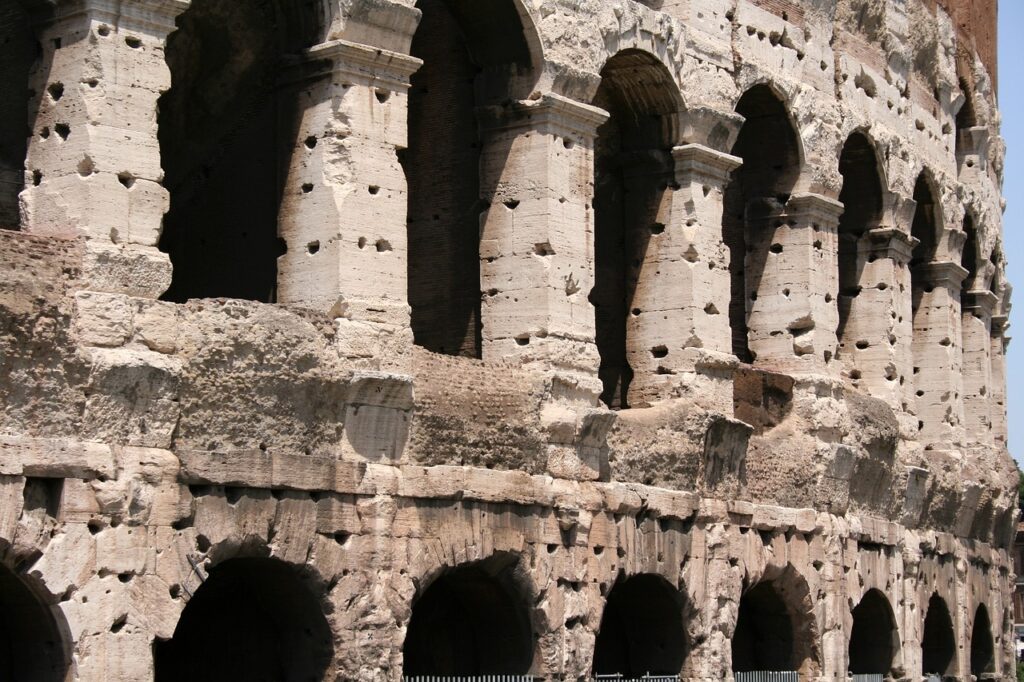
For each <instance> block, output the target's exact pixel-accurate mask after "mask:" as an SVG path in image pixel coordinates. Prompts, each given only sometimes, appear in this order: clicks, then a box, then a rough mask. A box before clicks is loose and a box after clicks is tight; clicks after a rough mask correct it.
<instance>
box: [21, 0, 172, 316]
mask: <svg viewBox="0 0 1024 682" xmlns="http://www.w3.org/2000/svg"><path fill="white" fill-rule="evenodd" d="M188 5H189V3H188V2H187V0H133V2H110V1H109V0H72V1H69V2H60V3H57V6H56V8H55V10H54V12H53V13H52V14H51V15H48V16H47V18H46V19H45V20H44V21H43V22H42V23H41V25H39V26H38V31H39V44H40V46H41V47H42V54H41V56H40V58H39V60H38V61H37V63H36V65H35V67H34V69H33V71H32V73H31V75H30V88H31V91H32V93H33V94H32V98H31V102H30V105H29V109H30V110H29V127H30V129H31V138H30V139H29V144H28V156H27V159H26V178H25V190H24V191H23V192H22V193H21V213H22V221H21V222H22V225H23V229H24V230H25V231H26V232H30V233H34V234H41V235H54V236H61V237H84V238H85V257H84V262H83V276H84V280H85V282H86V285H85V286H86V288H89V289H92V290H96V291H110V292H117V293H128V294H132V295H135V296H143V297H150V298H155V297H157V296H159V295H160V294H162V293H163V292H164V290H165V289H166V288H167V286H168V285H169V284H170V279H171V265H170V261H169V259H168V258H167V256H166V255H165V254H163V253H160V252H159V251H158V250H157V248H156V244H157V241H158V239H159V236H160V227H161V222H162V220H163V215H164V213H165V212H166V211H167V208H168V206H169V195H168V192H167V190H165V189H164V188H163V186H162V185H161V182H162V180H163V170H162V169H161V167H160V144H159V141H158V140H157V120H156V117H157V99H158V98H159V97H160V95H161V93H162V92H164V91H165V90H167V89H168V88H169V87H170V70H169V69H168V68H167V65H166V63H165V62H164V50H163V48H164V42H165V39H166V38H167V35H168V34H169V33H170V32H171V31H173V30H174V28H175V26H174V19H175V17H176V16H177V15H178V14H180V13H181V12H183V11H184V10H185V9H186V8H187V7H188Z"/></svg>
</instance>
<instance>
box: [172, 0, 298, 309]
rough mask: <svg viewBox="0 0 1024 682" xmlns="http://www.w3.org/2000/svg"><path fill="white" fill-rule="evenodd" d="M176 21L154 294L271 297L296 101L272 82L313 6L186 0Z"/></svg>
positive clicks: (295, 49) (294, 48)
mask: <svg viewBox="0 0 1024 682" xmlns="http://www.w3.org/2000/svg"><path fill="white" fill-rule="evenodd" d="M177 25H178V30H177V31H175V32H174V33H172V34H171V35H170V36H169V37H168V39H167V47H166V59H167V65H168V67H169V68H170V71H171V89H170V90H168V91H167V92H166V93H165V94H164V95H163V96H162V97H161V98H160V103H159V112H160V113H159V116H158V124H159V141H160V157H161V163H162V165H163V169H164V173H165V175H164V182H163V185H164V187H166V188H167V190H168V191H169V192H170V199H171V205H170V210H169V211H168V213H167V215H166V216H164V226H163V232H162V234H161V238H160V249H161V250H162V251H165V252H167V253H168V255H169V256H170V258H171V263H172V264H173V266H174V275H173V279H172V281H171V286H170V288H169V289H168V291H167V292H166V293H165V294H164V297H163V298H164V299H165V300H170V301H175V302H183V301H186V300H188V299H191V298H210V297H226V298H241V299H247V300H253V301H263V302H272V301H274V300H276V287H277V258H278V257H279V256H281V255H282V254H283V253H284V242H283V241H282V240H281V239H279V237H278V229H277V225H278V210H279V208H280V204H281V193H282V191H284V188H283V187H282V185H283V179H284V177H285V171H286V169H287V165H288V161H289V158H290V153H291V150H292V148H293V143H294V142H295V136H296V134H297V133H296V127H297V118H298V115H299V106H300V103H299V102H298V101H297V100H295V99H294V98H293V97H285V96H284V95H282V94H280V93H281V91H280V90H279V88H278V83H279V78H280V77H281V66H282V63H283V61H284V58H285V56H286V55H288V54H292V53H295V52H298V51H300V50H301V49H302V48H303V47H306V46H308V45H310V44H312V43H314V42H315V41H316V40H317V38H318V27H317V18H316V15H315V5H314V4H312V3H299V2H294V3H292V2H284V1H280V0H273V1H271V0H265V1H262V2H237V1H235V0H196V1H195V2H193V3H192V5H191V6H190V7H189V9H188V10H186V11H185V12H184V13H182V14H181V16H179V17H178V20H177ZM296 191H297V190H296Z"/></svg>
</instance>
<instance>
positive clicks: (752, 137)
mask: <svg viewBox="0 0 1024 682" xmlns="http://www.w3.org/2000/svg"><path fill="white" fill-rule="evenodd" d="M736 113H738V114H740V115H741V116H743V118H744V122H743V126H742V127H741V128H740V132H739V135H738V136H737V137H736V143H735V144H734V145H733V148H732V152H731V153H732V154H733V155H734V156H738V157H740V158H741V159H743V165H742V166H740V167H739V168H738V169H737V170H736V171H735V172H734V173H733V175H732V181H731V182H730V183H729V184H728V185H727V186H726V189H725V195H724V198H723V202H724V208H723V214H722V239H723V240H724V241H725V245H726V247H728V249H729V274H730V276H731V298H730V303H729V325H730V327H731V328H732V346H733V354H734V355H736V357H738V358H739V359H740V360H741V361H743V362H753V360H754V357H753V355H752V354H751V352H750V346H749V344H748V341H747V319H748V316H749V314H750V309H751V303H752V300H754V299H756V296H757V291H758V288H759V285H760V281H761V275H762V273H763V272H764V268H765V264H766V261H767V258H768V249H769V247H770V246H771V244H772V238H773V236H774V231H773V230H770V229H758V228H759V225H758V223H760V222H763V214H764V213H765V212H766V211H772V210H778V209H780V208H781V207H783V206H785V204H786V202H787V201H789V195H790V194H791V193H792V191H793V186H794V184H795V183H796V180H797V178H798V177H799V175H800V147H799V143H798V141H797V135H796V130H795V129H794V128H793V123H792V121H791V120H790V118H789V113H788V112H787V111H786V105H785V104H784V103H783V102H782V100H780V99H779V98H778V96H776V94H775V92H774V91H773V90H772V89H771V88H770V87H769V86H767V85H755V86H754V87H752V88H751V89H750V90H748V91H747V92H746V93H744V95H743V97H741V98H740V101H739V102H738V103H737V104H736ZM759 219H761V220H759ZM752 296H753V297H754V298H751V297H752Z"/></svg>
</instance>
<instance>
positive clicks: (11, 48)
mask: <svg viewBox="0 0 1024 682" xmlns="http://www.w3.org/2000/svg"><path fill="white" fill-rule="evenodd" d="M39 52H40V49H39V43H38V41H37V40H36V38H35V34H34V31H33V30H32V27H31V23H30V19H29V16H28V12H26V11H25V9H24V8H23V7H22V5H21V3H19V2H15V1H13V0H8V1H7V2H3V3H0V92H2V93H3V97H0V229H8V230H16V229H18V228H19V227H20V218H19V215H18V194H19V193H20V192H21V190H22V189H23V188H24V184H25V156H26V154H27V153H28V136H29V134H30V133H29V122H28V117H29V72H30V70H31V68H32V63H33V62H34V61H35V60H36V59H37V58H38V56H39ZM53 87H61V88H63V84H58V85H56V86H53ZM44 96H45V95H44Z"/></svg>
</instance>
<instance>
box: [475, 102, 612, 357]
mask: <svg viewBox="0 0 1024 682" xmlns="http://www.w3.org/2000/svg"><path fill="white" fill-rule="evenodd" d="M607 117H608V114H607V113H605V112H604V111H602V110H601V109H598V108H596V107H592V106H589V105H586V104H581V103H579V102H575V101H573V100H569V99H566V98H564V97H561V96H559V95H555V94H547V95H544V96H543V97H541V98H540V99H538V100H535V101H528V102H517V103H515V104H513V105H511V106H509V107H487V108H482V109H481V110H480V115H479V119H480V120H481V131H482V135H481V137H482V140H483V150H482V155H481V161H480V188H481V189H480V191H481V195H482V196H483V198H484V200H485V202H486V203H487V205H488V208H487V210H485V211H484V212H483V214H482V215H481V217H480V221H481V222H480V232H481V240H480V261H481V262H480V280H481V283H480V286H481V291H482V293H483V304H482V306H481V320H482V323H483V357H484V359H485V360H497V359H503V358H517V359H519V360H520V361H523V362H532V361H537V362H540V363H542V364H545V365H547V366H555V367H561V368H567V369H573V370H578V371H581V372H584V373H586V374H592V375H596V374H597V367H598V364H599V359H598V353H597V346H596V344H595V342H594V311H593V308H592V307H591V305H590V302H589V301H588V300H587V296H588V295H589V293H590V290H591V288H592V287H593V285H594V212H593V208H592V205H591V202H592V200H593V193H594V140H595V138H596V136H597V127H598V126H599V125H600V124H601V123H603V122H604V121H605V120H606V119H607Z"/></svg>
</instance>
